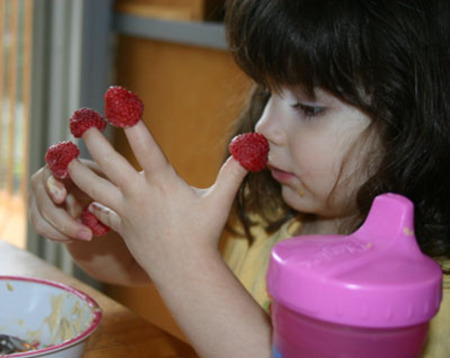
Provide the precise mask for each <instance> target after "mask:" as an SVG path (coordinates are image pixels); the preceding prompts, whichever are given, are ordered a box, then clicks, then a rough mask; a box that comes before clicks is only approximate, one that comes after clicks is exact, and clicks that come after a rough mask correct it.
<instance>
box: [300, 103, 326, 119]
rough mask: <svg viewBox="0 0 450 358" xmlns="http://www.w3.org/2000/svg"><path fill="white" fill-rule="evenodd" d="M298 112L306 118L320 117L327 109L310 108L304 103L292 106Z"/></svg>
mask: <svg viewBox="0 0 450 358" xmlns="http://www.w3.org/2000/svg"><path fill="white" fill-rule="evenodd" d="M292 107H293V108H295V109H296V110H298V111H300V112H302V114H304V115H305V116H306V117H308V118H310V117H318V116H320V115H323V114H324V113H325V111H326V108H325V107H321V106H310V105H307V104H303V103H296V104H294V105H293V106H292Z"/></svg>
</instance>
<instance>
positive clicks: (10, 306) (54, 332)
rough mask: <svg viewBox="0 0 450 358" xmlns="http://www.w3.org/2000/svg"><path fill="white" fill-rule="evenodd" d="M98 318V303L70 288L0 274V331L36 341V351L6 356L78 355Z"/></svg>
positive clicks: (68, 357)
mask: <svg viewBox="0 0 450 358" xmlns="http://www.w3.org/2000/svg"><path fill="white" fill-rule="evenodd" d="M101 318H102V312H101V309H100V307H99V305H98V304H97V302H95V301H94V300H93V299H92V298H91V297H89V296H87V295H86V294H84V293H83V292H80V291H78V290H76V289H74V288H73V287H70V286H67V285H64V284H61V283H58V282H53V281H48V280H43V279H38V278H29V277H17V276H0V333H1V334H8V335H11V336H15V337H18V338H20V339H23V340H25V341H27V342H30V343H31V342H38V343H39V345H38V347H37V349H36V350H33V351H28V352H23V353H14V354H10V355H6V356H5V357H8V358H12V357H52V358H75V357H81V355H82V353H83V350H84V348H85V345H86V341H87V338H88V337H89V336H90V335H91V334H92V333H93V332H94V331H95V329H96V328H97V327H98V325H99V323H100V320H101Z"/></svg>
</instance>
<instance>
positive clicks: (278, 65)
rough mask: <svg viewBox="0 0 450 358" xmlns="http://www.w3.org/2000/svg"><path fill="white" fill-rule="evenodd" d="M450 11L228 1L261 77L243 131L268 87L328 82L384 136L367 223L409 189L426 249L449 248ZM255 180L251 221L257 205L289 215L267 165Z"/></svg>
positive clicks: (360, 1)
mask: <svg viewBox="0 0 450 358" xmlns="http://www.w3.org/2000/svg"><path fill="white" fill-rule="evenodd" d="M449 19H450V1H448V0H379V1H374V0H339V1H336V0H229V1H228V4H227V13H226V25H227V36H228V41H229V45H230V49H231V52H232V54H233V56H234V58H235V61H236V62H237V63H238V65H239V66H240V67H241V68H242V69H243V71H245V72H246V73H247V74H248V75H249V76H250V77H251V78H252V79H253V80H254V81H255V83H256V84H257V90H256V91H255V93H254V94H253V98H252V102H253V104H251V105H250V106H249V108H248V110H247V111H246V112H245V113H244V114H243V116H242V120H241V122H240V126H239V128H238V130H237V131H238V132H242V131H249V130H252V129H254V125H255V123H256V121H257V120H258V118H259V116H260V115H261V111H262V108H264V104H265V101H267V97H265V96H264V93H263V92H262V91H261V90H260V89H261V88H271V89H273V88H277V87H280V86H289V87H294V88H299V89H301V90H302V91H306V93H308V94H311V95H312V96H313V95H314V88H317V87H319V88H322V89H324V90H326V91H328V92H329V93H331V94H332V95H334V96H336V97H337V98H339V99H340V100H342V101H345V102H346V103H349V104H350V105H353V106H355V107H357V108H359V109H360V110H362V111H363V112H365V113H366V114H368V115H369V116H370V117H371V118H372V119H373V124H372V126H373V128H376V130H377V132H378V133H379V135H380V137H381V141H382V145H381V149H380V153H379V156H380V159H379V161H378V163H379V165H378V168H376V170H375V171H374V172H372V173H370V178H369V179H368V180H367V181H366V183H365V184H364V185H363V186H362V187H361V188H360V189H359V191H358V193H357V205H358V208H359V212H360V218H359V223H361V221H362V220H363V219H364V218H365V216H366V215H367V213H368V210H369V208H370V205H371V203H372V201H373V199H374V197H375V196H376V195H378V194H381V193H384V192H395V193H398V194H402V195H404V196H406V197H408V198H410V199H411V200H412V201H413V202H414V205H415V229H416V235H417V238H418V241H419V244H420V246H421V248H422V251H423V252H425V253H426V254H428V255H430V256H434V257H449V256H450V204H449V199H450V176H449V175H448V174H447V173H448V171H449V169H450V43H449V39H450V21H449ZM248 182H251V185H248V183H245V184H244V185H243V188H242V190H241V193H240V195H239V200H238V201H237V202H238V205H237V207H238V209H239V210H240V214H241V217H243V218H244V223H247V224H248V220H247V219H246V218H247V216H246V215H247V213H248V212H249V211H250V212H256V213H258V214H262V215H263V216H264V217H266V218H269V219H270V218H271V215H272V214H273V213H277V214H278V213H280V212H282V213H284V214H289V209H288V208H286V207H284V206H283V204H282V202H281V200H280V199H279V187H278V186H277V184H276V183H275V182H274V181H273V180H272V179H271V178H270V177H269V176H268V173H266V172H263V173H258V174H256V175H250V176H249V178H248ZM262 201H263V202H268V203H270V205H269V209H267V208H265V205H262ZM278 220H280V215H276V216H273V220H271V222H272V223H274V222H275V221H278Z"/></svg>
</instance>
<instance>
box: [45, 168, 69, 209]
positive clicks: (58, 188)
mask: <svg viewBox="0 0 450 358" xmlns="http://www.w3.org/2000/svg"><path fill="white" fill-rule="evenodd" d="M46 186H47V191H48V193H49V195H50V197H51V199H52V200H53V202H54V203H55V204H61V203H63V202H64V200H66V196H67V189H66V187H65V186H64V184H63V183H62V182H61V181H59V180H57V179H56V178H55V177H54V176H53V175H50V176H49V177H48V178H47V182H46Z"/></svg>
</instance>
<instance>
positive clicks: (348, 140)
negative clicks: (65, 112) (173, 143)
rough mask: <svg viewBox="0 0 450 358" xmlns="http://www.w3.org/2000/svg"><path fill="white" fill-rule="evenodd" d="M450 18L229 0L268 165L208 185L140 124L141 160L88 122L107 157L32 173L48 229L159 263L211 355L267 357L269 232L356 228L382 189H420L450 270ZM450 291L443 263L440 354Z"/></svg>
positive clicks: (52, 234)
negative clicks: (98, 226)
mask: <svg viewBox="0 0 450 358" xmlns="http://www.w3.org/2000/svg"><path fill="white" fill-rule="evenodd" d="M449 18H450V4H449V3H448V1H447V0H427V1H425V0H408V1H405V0H386V1H384V0H380V1H373V0H342V1H335V0H232V1H229V2H228V9H227V28H228V38H229V42H230V48H231V51H232V53H233V55H234V56H235V59H236V62H237V63H238V64H239V65H240V67H241V68H242V69H243V70H244V71H245V72H246V73H247V74H248V75H249V76H250V77H251V78H252V79H253V80H254V82H255V91H254V93H253V96H252V100H251V103H250V105H249V107H248V109H247V111H246V112H245V113H244V115H243V116H242V118H241V119H240V121H239V126H238V130H237V132H238V133H239V132H244V131H252V130H255V131H257V132H260V133H262V134H264V135H265V136H266V137H267V139H268V140H269V143H270V154H269V165H268V170H266V171H264V172H261V173H257V174H250V175H247V173H246V171H245V170H244V169H243V168H242V167H241V166H240V165H239V164H238V163H237V162H236V161H234V160H233V159H232V158H230V159H228V160H227V161H226V162H225V163H224V165H223V167H222V169H221V171H220V173H219V175H218V178H217V181H216V183H215V184H214V185H213V186H212V187H210V188H208V189H197V188H193V187H190V186H188V185H187V184H186V183H185V182H184V181H183V180H182V179H181V178H180V177H178V176H177V174H176V173H175V171H174V169H173V168H172V167H171V166H170V164H169V163H168V162H167V160H166V159H165V157H164V155H163V154H162V153H161V151H160V149H159V148H158V146H157V145H156V143H155V141H154V140H153V138H152V136H151V134H150V133H149V132H148V131H147V129H146V128H145V126H144V124H143V123H139V124H138V125H136V126H134V127H131V128H127V129H125V132H126V135H127V137H128V139H129V142H130V145H131V146H132V148H133V151H134V153H135V155H136V158H137V159H138V161H139V163H140V165H141V167H142V168H143V171H142V172H140V173H138V172H136V171H135V170H134V169H133V168H132V166H131V165H130V164H129V163H128V162H127V161H126V160H125V159H124V158H123V157H122V156H120V155H119V154H118V153H117V152H116V151H115V150H114V149H113V148H112V147H111V145H110V144H109V143H108V142H107V141H106V139H105V138H104V137H103V136H102V135H101V134H100V133H99V132H98V131H97V130H96V129H90V130H88V131H87V132H85V134H84V135H83V139H84V141H85V143H86V146H87V148H88V149H89V151H90V153H91V155H92V157H93V159H94V161H95V163H94V162H87V161H83V162H80V161H78V160H75V161H73V162H72V163H71V164H70V166H69V173H70V176H71V179H72V182H73V183H71V184H70V185H67V186H64V184H63V183H61V182H59V181H56V180H55V179H54V178H53V177H52V176H51V175H50V173H49V171H48V169H46V168H42V169H41V170H40V171H39V172H37V173H36V174H35V175H34V176H33V179H32V192H31V195H30V214H31V215H30V217H31V220H32V223H33V224H34V227H35V228H36V231H37V232H38V233H40V234H42V235H44V236H46V237H48V238H49V239H52V240H55V241H60V242H65V243H66V244H67V248H68V250H69V251H70V252H71V254H72V255H73V257H74V259H75V260H76V261H77V262H78V263H79V264H80V265H81V267H83V268H84V269H85V270H86V271H87V272H89V273H91V274H92V275H94V276H95V277H97V278H99V279H101V280H105V281H108V282H114V283H119V284H127V285H130V284H143V283H146V282H148V281H149V278H151V280H152V281H153V283H154V284H155V285H156V286H157V288H158V290H159V291H160V293H161V295H162V297H163V298H164V300H165V302H166V304H167V306H168V307H169V309H170V310H171V312H172V313H173V315H174V317H175V318H176V319H177V321H178V323H179V325H180V326H181V328H182V329H183V330H184V332H185V334H186V336H187V338H188V339H189V340H190V342H191V344H192V345H193V346H194V348H195V349H196V350H197V352H198V353H199V355H200V356H205V357H241V356H242V357H258V358H260V357H269V356H270V351H271V349H270V335H271V326H270V317H269V316H268V315H267V314H266V311H265V308H266V304H267V299H268V298H267V294H266V291H265V279H264V278H265V272H266V269H267V262H268V258H269V255H270V250H271V248H272V247H273V245H274V244H275V243H276V242H278V241H279V240H283V239H285V238H287V237H289V236H292V235H299V234H311V233H343V234H345V233H350V232H352V231H353V230H355V229H356V228H357V227H358V225H360V224H361V222H362V221H363V220H364V218H365V216H366V215H367V212H368V209H369V207H370V205H371V202H372V200H373V198H374V197H375V196H376V195H378V194H380V193H383V192H396V193H399V194H402V195H405V196H407V197H409V198H410V199H411V200H412V201H413V202H414V204H415V211H416V212H415V220H416V221H415V228H416V235H417V238H418V241H419V244H420V246H421V248H422V250H423V252H425V253H426V254H428V255H431V256H433V257H435V258H436V259H437V260H438V261H439V262H440V263H441V264H442V265H443V267H444V268H446V269H448V266H445V265H448V261H447V260H448V258H449V256H450V205H449V204H448V202H447V200H448V198H450V181H449V180H448V177H447V175H446V172H447V170H446V169H447V168H449V167H450V140H449V138H450V128H449V123H450V121H449V118H450V107H449V106H450V105H449V100H448V99H449V98H450V69H449V60H448V59H449V58H450V46H448V43H447V41H448V38H449V37H450V26H449V25H448V19H449ZM244 178H245V179H244ZM236 193H237V199H236V200H235V201H234V198H235V197H236ZM86 200H89V201H91V200H95V204H94V205H91V208H92V211H93V212H94V213H95V215H96V216H97V217H98V218H99V219H101V220H102V221H103V222H104V223H106V224H107V225H109V226H111V228H112V229H113V232H112V233H111V234H110V235H108V237H100V238H94V239H92V237H91V236H92V235H91V233H90V231H89V229H87V228H86V227H84V226H82V225H81V224H80V223H78V222H77V220H76V218H77V216H78V215H79V211H80V208H81V207H82V203H83V202H84V201H86ZM233 201H234V204H235V205H234V206H233V211H232V213H233V215H231V216H230V218H229V212H230V208H231V207H232V205H233ZM228 218H229V219H228ZM227 220H228V225H227V226H226V230H225V234H224V236H223V241H222V242H221V244H222V245H221V249H222V253H220V252H219V249H218V247H219V239H220V236H221V232H222V230H223V228H224V226H225V224H226V222H227ZM91 239H92V240H91ZM83 240H84V241H89V243H86V242H82V241H83ZM448 290H449V281H448V276H445V280H444V302H443V304H442V309H441V312H440V314H439V315H438V317H437V319H435V320H434V322H433V323H432V328H431V333H430V342H429V345H428V348H427V349H428V352H429V356H430V357H443V356H446V355H448V354H449V352H450V347H449V344H448V343H447V341H448V340H447V338H446V337H448V334H449V333H450V332H449V331H450V323H449V322H448V317H449V315H448V312H449V305H450V303H449V300H450V298H449V297H448Z"/></svg>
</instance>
